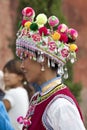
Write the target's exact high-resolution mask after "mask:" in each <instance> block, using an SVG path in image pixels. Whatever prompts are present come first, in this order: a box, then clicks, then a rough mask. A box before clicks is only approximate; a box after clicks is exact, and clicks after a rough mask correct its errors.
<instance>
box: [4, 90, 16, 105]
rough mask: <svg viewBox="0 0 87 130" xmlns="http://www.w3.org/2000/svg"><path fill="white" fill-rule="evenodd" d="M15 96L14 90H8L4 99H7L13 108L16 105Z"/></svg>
mask: <svg viewBox="0 0 87 130" xmlns="http://www.w3.org/2000/svg"><path fill="white" fill-rule="evenodd" d="M13 95H14V89H13V90H12V89H11V90H8V91H7V92H6V94H5V96H4V98H3V99H6V100H8V101H9V102H10V105H11V107H13V106H14V104H15V99H14V96H13Z"/></svg>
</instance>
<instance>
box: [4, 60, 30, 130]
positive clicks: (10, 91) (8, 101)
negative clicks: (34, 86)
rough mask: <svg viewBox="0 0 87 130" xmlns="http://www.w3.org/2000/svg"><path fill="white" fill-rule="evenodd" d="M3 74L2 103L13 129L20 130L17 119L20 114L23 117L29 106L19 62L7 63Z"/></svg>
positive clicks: (11, 61)
mask: <svg viewBox="0 0 87 130" xmlns="http://www.w3.org/2000/svg"><path fill="white" fill-rule="evenodd" d="M3 72H4V82H5V87H6V90H7V91H6V94H5V96H4V98H3V102H4V105H5V107H6V109H7V111H8V114H9V117H10V120H11V123H12V125H13V126H14V129H15V130H21V126H20V125H19V124H18V123H17V117H18V116H19V115H20V114H22V115H23V116H24V115H25V113H26V112H27V110H28V106H29V97H28V92H27V91H26V89H25V88H24V81H25V76H24V73H23V72H22V70H21V69H20V62H19V61H17V60H16V59H12V60H10V61H8V62H7V63H6V64H5V66H4V68H3Z"/></svg>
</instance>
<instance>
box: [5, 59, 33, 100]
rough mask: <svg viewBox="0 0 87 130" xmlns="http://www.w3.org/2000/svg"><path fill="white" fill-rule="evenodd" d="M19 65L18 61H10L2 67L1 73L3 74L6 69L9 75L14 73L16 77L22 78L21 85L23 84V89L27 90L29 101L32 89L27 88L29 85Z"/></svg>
mask: <svg viewBox="0 0 87 130" xmlns="http://www.w3.org/2000/svg"><path fill="white" fill-rule="evenodd" d="M20 65H21V62H20V61H19V60H17V59H12V60H10V61H8V62H7V63H6V64H5V66H4V67H3V72H5V70H6V69H7V70H8V71H9V72H10V73H15V74H17V75H20V76H23V80H22V84H23V87H24V88H25V89H26V90H27V92H28V97H29V99H30V98H31V93H33V92H32V91H34V90H33V88H32V89H31V86H29V83H28V81H27V79H26V78H25V74H24V72H23V71H22V69H21V67H20Z"/></svg>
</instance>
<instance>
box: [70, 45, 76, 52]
mask: <svg viewBox="0 0 87 130" xmlns="http://www.w3.org/2000/svg"><path fill="white" fill-rule="evenodd" d="M69 48H70V51H76V50H77V49H78V47H77V45H76V44H71V45H70V47H69Z"/></svg>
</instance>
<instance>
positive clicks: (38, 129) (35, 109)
mask: <svg viewBox="0 0 87 130" xmlns="http://www.w3.org/2000/svg"><path fill="white" fill-rule="evenodd" d="M50 85H52V86H53V87H52V89H51V90H49V91H48V92H47V93H46V92H45V93H44V94H40V93H37V94H35V95H34V96H33V98H32V99H31V102H30V107H29V110H28V113H27V115H26V118H27V119H28V120H29V121H30V122H31V123H30V124H29V126H24V127H23V130H46V129H48V127H50V126H49V124H47V122H46V119H45V118H44V111H45V110H46V108H49V107H48V106H49V105H51V103H52V102H53V101H55V100H56V99H58V98H65V99H67V100H68V101H70V102H71V103H73V104H74V105H76V107H77V108H78V111H79V113H80V116H81V119H82V114H81V111H80V108H79V105H78V103H77V101H76V99H75V98H74V96H73V95H72V93H71V92H70V90H69V89H68V88H67V87H66V86H65V85H64V84H62V83H60V84H55V83H53V82H51V84H49V85H47V86H46V87H45V88H49V86H50ZM55 85H56V86H55Z"/></svg>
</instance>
